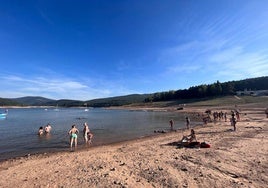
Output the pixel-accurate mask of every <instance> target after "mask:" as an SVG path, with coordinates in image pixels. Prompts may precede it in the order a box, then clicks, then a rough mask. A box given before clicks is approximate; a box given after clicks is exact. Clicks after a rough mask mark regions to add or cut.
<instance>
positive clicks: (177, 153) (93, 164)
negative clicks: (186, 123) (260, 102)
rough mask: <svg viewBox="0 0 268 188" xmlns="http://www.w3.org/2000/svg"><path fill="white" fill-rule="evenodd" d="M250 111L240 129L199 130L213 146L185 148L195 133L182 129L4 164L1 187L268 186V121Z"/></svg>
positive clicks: (223, 126) (226, 126)
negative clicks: (182, 143)
mask: <svg viewBox="0 0 268 188" xmlns="http://www.w3.org/2000/svg"><path fill="white" fill-rule="evenodd" d="M191 110H193V111H195V109H190V111H191ZM203 110H204V108H203V109H201V108H199V109H198V111H203ZM261 110H262V109H261ZM242 112H243V111H242ZM245 112H247V113H246V114H243V115H242V117H241V118H242V121H241V122H238V123H237V131H232V127H231V126H230V122H224V121H221V122H216V123H215V124H214V123H209V124H208V125H205V126H197V127H195V131H196V135H197V140H198V141H199V142H203V141H205V142H207V143H209V144H211V148H194V149H192V148H179V147H178V145H177V143H178V141H179V140H180V139H181V138H182V136H183V135H187V134H189V130H181V131H177V132H169V133H165V134H158V135H153V136H149V137H144V138H139V139H134V140H130V141H124V142H119V143H114V144H109V145H102V146H96V147H91V148H89V149H88V150H83V151H75V152H68V151H66V152H60V153H57V152H56V153H54V154H48V155H42V154H40V155H30V156H28V157H22V158H19V159H9V160H7V161H3V162H0V176H1V177H5V178H1V180H0V185H2V186H3V187H14V186H16V185H20V186H21V187H29V186H30V187H176V186H177V187H266V185H267V184H268V175H267V174H268V170H267V169H268V162H267V157H266V156H267V153H268V148H267V144H268V139H267V138H268V135H267V123H268V118H266V116H265V114H264V113H261V112H260V111H256V110H255V109H250V111H248V109H247V111H245ZM256 112H258V113H256ZM260 143H262V144H260ZM256 146H257V147H256ZM43 177H46V178H43Z"/></svg>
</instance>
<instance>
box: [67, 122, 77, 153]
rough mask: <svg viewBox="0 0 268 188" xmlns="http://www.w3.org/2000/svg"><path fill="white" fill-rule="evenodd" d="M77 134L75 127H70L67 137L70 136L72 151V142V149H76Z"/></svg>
mask: <svg viewBox="0 0 268 188" xmlns="http://www.w3.org/2000/svg"><path fill="white" fill-rule="evenodd" d="M78 133H79V131H78V129H77V128H76V127H75V125H72V128H71V129H70V130H69V135H70V148H71V149H72V147H73V142H74V147H75V148H76V147H77V134H78Z"/></svg>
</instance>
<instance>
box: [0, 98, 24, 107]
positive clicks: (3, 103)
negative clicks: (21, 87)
mask: <svg viewBox="0 0 268 188" xmlns="http://www.w3.org/2000/svg"><path fill="white" fill-rule="evenodd" d="M20 105H21V104H20V103H19V102H17V101H14V100H11V99H4V98H0V106H20Z"/></svg>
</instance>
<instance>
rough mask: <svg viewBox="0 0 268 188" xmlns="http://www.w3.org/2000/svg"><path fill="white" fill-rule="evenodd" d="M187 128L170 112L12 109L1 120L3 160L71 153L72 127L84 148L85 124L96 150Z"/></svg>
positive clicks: (180, 117) (178, 117)
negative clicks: (42, 131) (40, 131)
mask: <svg viewBox="0 0 268 188" xmlns="http://www.w3.org/2000/svg"><path fill="white" fill-rule="evenodd" d="M170 119H173V120H174V122H175V123H174V128H176V129H178V128H181V127H184V126H185V124H184V119H185V117H184V116H182V115H180V114H178V113H171V112H146V111H127V110H105V109H89V111H84V109H80V108H60V109H59V110H58V111H55V110H53V109H49V108H47V109H46V110H45V109H42V108H31V109H9V114H8V118H7V119H2V120H0V134H1V137H0V160H3V159H6V158H10V157H14V156H20V155H26V154H28V153H37V152H50V151H62V150H66V149H67V150H68V146H69V135H68V131H69V129H70V128H71V125H73V124H75V125H76V127H77V128H78V129H79V131H80V133H79V134H78V148H82V147H84V140H83V136H82V134H83V133H82V132H83V123H84V122H88V125H89V128H90V129H91V131H92V132H93V134H94V139H93V144H92V145H93V146H94V145H101V144H108V143H113V142H119V141H124V140H129V139H134V138H139V137H143V136H147V135H152V134H154V130H167V131H168V130H169V128H170V126H169V120H170ZM48 123H50V124H51V126H52V131H51V133H50V134H44V135H42V136H38V135H37V133H38V129H39V127H40V126H43V127H44V126H45V125H47V124H48Z"/></svg>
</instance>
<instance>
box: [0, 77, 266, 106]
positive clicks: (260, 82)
mask: <svg viewBox="0 0 268 188" xmlns="http://www.w3.org/2000/svg"><path fill="white" fill-rule="evenodd" d="M267 83H268V76H265V77H258V78H249V79H245V80H239V81H229V82H224V83H220V82H219V81H217V82H215V83H213V84H208V85H207V84H203V85H199V86H192V87H190V88H189V89H183V90H171V91H167V92H157V93H153V94H132V95H125V96H118V97H108V98H100V99H93V100H87V101H81V100H69V99H61V100H53V99H48V98H44V97H40V96H27V97H21V98H13V99H4V98H0V105H1V106H59V107H85V106H88V107H110V106H122V105H130V104H135V103H140V104H141V103H144V102H147V104H148V102H161V101H182V100H184V101H185V102H184V103H187V101H192V100H196V99H197V100H199V99H205V98H213V97H222V96H230V95H234V94H236V92H237V91H240V90H242V91H243V90H244V89H250V90H268V84H267ZM186 100H187V101H186Z"/></svg>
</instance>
